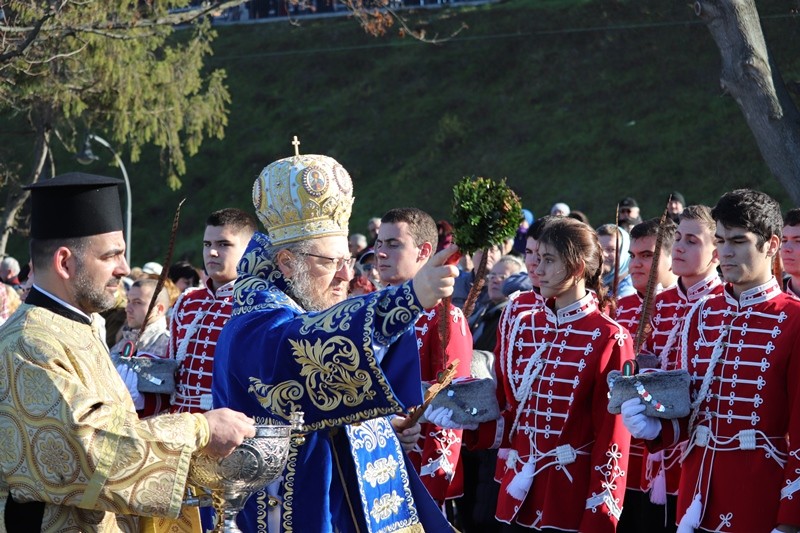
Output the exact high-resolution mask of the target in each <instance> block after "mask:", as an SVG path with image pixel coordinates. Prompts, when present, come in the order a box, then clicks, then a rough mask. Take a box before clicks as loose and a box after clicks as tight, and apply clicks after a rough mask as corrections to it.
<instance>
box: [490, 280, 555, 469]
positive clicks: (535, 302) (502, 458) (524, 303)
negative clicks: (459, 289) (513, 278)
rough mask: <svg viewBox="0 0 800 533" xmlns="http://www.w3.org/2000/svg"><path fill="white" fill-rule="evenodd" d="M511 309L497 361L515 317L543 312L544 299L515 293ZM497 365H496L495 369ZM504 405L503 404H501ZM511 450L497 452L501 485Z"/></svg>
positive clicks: (505, 319) (503, 324) (535, 294)
mask: <svg viewBox="0 0 800 533" xmlns="http://www.w3.org/2000/svg"><path fill="white" fill-rule="evenodd" d="M508 307H511V308H512V309H511V310H510V312H509V310H508V309H505V310H504V312H503V314H502V315H501V316H500V323H499V324H498V325H497V344H496V345H495V348H494V353H495V359H497V354H499V353H503V350H504V349H505V348H504V346H505V343H506V342H507V341H508V339H509V336H510V335H511V330H512V326H513V323H514V320H515V317H516V316H517V315H518V314H519V313H532V312H534V311H539V310H541V308H542V307H544V298H543V297H542V295H541V294H539V292H538V290H531V291H526V292H515V293H513V294H511V295H510V296H509V303H508V305H507V306H506V308H508ZM496 366H497V364H495V367H496ZM500 405H502V404H500ZM510 451H511V449H510V448H500V449H499V450H497V465H496V466H495V472H494V480H495V481H497V482H498V483H500V482H501V481H502V480H503V476H504V475H505V473H506V470H507V468H506V461H507V460H508V454H509V452H510Z"/></svg>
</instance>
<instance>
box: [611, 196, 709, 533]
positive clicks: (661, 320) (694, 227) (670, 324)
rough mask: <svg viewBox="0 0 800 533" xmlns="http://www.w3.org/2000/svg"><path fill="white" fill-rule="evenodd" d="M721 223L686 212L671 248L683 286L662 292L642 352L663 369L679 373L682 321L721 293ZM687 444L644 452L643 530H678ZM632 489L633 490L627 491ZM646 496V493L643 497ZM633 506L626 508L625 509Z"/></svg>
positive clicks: (638, 519)
mask: <svg viewBox="0 0 800 533" xmlns="http://www.w3.org/2000/svg"><path fill="white" fill-rule="evenodd" d="M716 226H717V225H716V222H714V219H713V218H712V217H711V209H710V208H709V207H707V206H704V205H694V206H689V207H687V208H685V209H684V210H683V212H682V213H681V215H680V218H679V224H678V228H677V230H676V231H675V240H674V244H673V245H672V271H673V273H675V274H677V275H678V276H679V278H678V283H677V284H675V285H674V286H673V287H671V288H669V289H667V290H664V291H663V292H661V293H659V294H658V295H657V296H656V298H655V305H654V307H653V313H652V316H651V317H650V326H651V327H652V331H651V332H650V335H649V337H648V339H647V341H646V342H645V345H644V347H643V348H642V352H643V353H649V354H653V355H656V356H658V358H659V365H660V367H661V369H662V370H674V369H675V368H677V367H678V366H679V365H678V362H679V360H680V354H679V351H678V342H677V341H678V340H679V336H680V332H681V326H682V325H683V318H684V317H685V316H686V313H687V312H688V311H689V308H691V306H692V305H694V304H695V303H697V302H698V301H699V300H700V299H702V298H705V297H708V296H710V295H716V294H720V293H721V292H722V280H721V279H720V277H719V275H718V274H717V266H718V265H719V261H718V260H717V250H716V247H715V246H714V232H715V230H716ZM684 448H685V447H684V445H683V443H679V444H678V445H676V446H672V447H670V448H667V449H665V450H662V451H660V452H657V453H652V454H651V453H649V452H648V451H647V450H646V449H645V450H644V454H643V458H642V475H641V477H640V480H641V481H637V480H636V478H634V477H631V480H630V483H631V484H635V485H636V488H637V489H640V490H641V491H644V492H645V493H647V494H646V496H645V497H644V499H643V501H642V502H641V505H640V506H639V509H640V512H639V513H637V514H636V516H632V517H631V519H632V520H634V522H635V525H636V528H637V530H638V531H648V532H653V533H655V532H659V531H664V532H672V531H675V506H676V503H677V501H676V500H677V494H678V484H679V482H680V475H681V465H680V459H681V453H683V450H684ZM628 488H629V489H630V486H629V487H628ZM640 494H641V493H640ZM629 508H631V507H629V506H626V511H627V509H629Z"/></svg>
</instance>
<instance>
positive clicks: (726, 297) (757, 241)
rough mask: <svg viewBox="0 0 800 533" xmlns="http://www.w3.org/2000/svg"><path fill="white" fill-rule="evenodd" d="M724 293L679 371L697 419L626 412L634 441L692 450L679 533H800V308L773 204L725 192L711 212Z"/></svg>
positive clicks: (684, 471) (690, 330) (627, 407)
mask: <svg viewBox="0 0 800 533" xmlns="http://www.w3.org/2000/svg"><path fill="white" fill-rule="evenodd" d="M711 214H712V216H713V217H714V220H715V221H716V223H717V226H716V232H715V242H716V249H717V255H718V258H719V262H720V268H721V270H722V274H723V277H724V278H725V281H726V284H725V288H724V291H723V293H722V294H720V295H718V296H712V297H710V298H708V299H701V300H700V301H698V302H697V303H696V304H694V305H693V306H692V308H691V309H690V310H689V312H688V313H687V314H686V316H685V317H684V319H683V320H684V325H683V329H682V332H681V339H680V365H681V367H682V368H685V369H686V370H687V371H688V372H689V374H690V376H691V385H690V399H691V402H692V403H691V411H690V414H689V416H688V417H686V418H683V419H679V420H663V419H656V418H652V417H648V416H646V415H644V414H643V413H642V411H643V410H644V407H645V406H644V405H643V404H642V403H641V400H640V399H639V398H634V399H632V400H628V401H626V402H624V403H623V405H622V418H623V421H624V422H625V425H626V426H627V427H628V428H629V430H630V431H631V433H632V434H633V435H634V436H637V437H640V438H645V439H647V440H649V441H652V442H651V443H648V446H650V447H651V449H653V450H658V449H664V448H666V447H669V446H674V445H676V444H678V443H680V442H681V441H683V440H687V439H688V442H687V444H686V451H685V452H684V454H683V464H682V467H681V478H680V486H679V490H678V508H677V516H678V518H679V526H678V531H679V532H681V533H683V532H684V531H686V532H689V531H694V530H700V531H720V532H729V533H753V532H761V531H764V532H769V531H781V532H797V531H798V529H800V527H799V526H800V498H799V497H798V496H800V495H798V494H796V492H797V490H798V489H800V474H798V472H800V301H798V300H797V299H796V298H795V297H793V296H790V295H788V294H786V293H784V292H783V291H782V289H781V286H780V284H779V283H778V281H777V280H776V279H775V278H774V276H773V275H772V262H773V259H774V257H775V255H776V254H777V253H778V249H779V247H780V240H781V237H780V236H781V229H782V226H783V221H782V219H781V213H780V206H779V205H778V203H777V202H776V201H775V200H773V199H772V198H770V197H769V196H767V195H766V194H764V193H761V192H758V191H753V190H749V189H739V190H736V191H733V192H729V193H726V194H725V195H723V196H722V198H720V200H719V202H717V205H716V206H715V207H714V209H713V210H712V211H711Z"/></svg>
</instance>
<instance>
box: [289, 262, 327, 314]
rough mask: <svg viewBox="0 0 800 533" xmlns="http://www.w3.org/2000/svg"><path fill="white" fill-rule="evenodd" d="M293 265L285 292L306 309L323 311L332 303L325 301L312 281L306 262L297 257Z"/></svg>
mask: <svg viewBox="0 0 800 533" xmlns="http://www.w3.org/2000/svg"><path fill="white" fill-rule="evenodd" d="M292 266H293V272H292V277H291V279H289V280H288V282H289V287H288V290H287V292H288V293H289V296H291V297H292V298H293V299H294V300H295V301H296V302H297V303H299V304H300V306H301V307H302V308H303V309H305V310H306V311H324V310H325V309H327V308H328V307H330V306H331V305H333V303H335V302H333V303H330V304H329V303H327V302H325V301H324V300H325V298H324V297H323V295H321V294H319V289H318V288H317V286H316V284H315V283H314V278H312V277H311V273H310V272H309V269H308V264H307V263H306V262H305V261H303V260H300V259H298V260H297V261H295V264H294V265H292Z"/></svg>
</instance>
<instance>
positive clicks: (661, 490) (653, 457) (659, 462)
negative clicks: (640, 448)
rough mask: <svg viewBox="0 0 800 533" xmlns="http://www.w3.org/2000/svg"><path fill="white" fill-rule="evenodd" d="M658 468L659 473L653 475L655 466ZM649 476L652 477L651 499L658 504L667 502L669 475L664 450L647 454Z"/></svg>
mask: <svg viewBox="0 0 800 533" xmlns="http://www.w3.org/2000/svg"><path fill="white" fill-rule="evenodd" d="M654 467H655V468H658V473H657V474H656V475H655V476H653V474H652V471H653V468H654ZM647 477H648V478H649V479H650V486H649V487H648V488H649V489H650V501H651V502H652V503H654V504H656V505H665V504H666V503H667V477H666V470H665V469H664V452H663V451H659V452H655V453H651V454H650V455H648V456H647Z"/></svg>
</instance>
